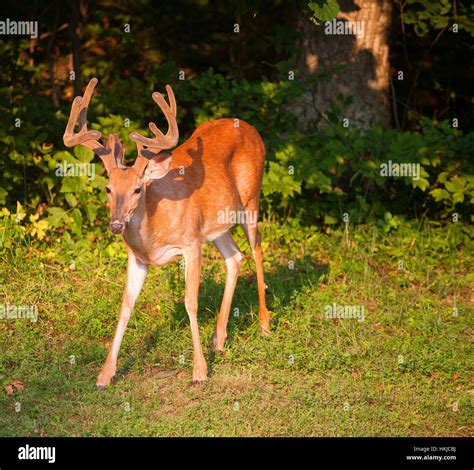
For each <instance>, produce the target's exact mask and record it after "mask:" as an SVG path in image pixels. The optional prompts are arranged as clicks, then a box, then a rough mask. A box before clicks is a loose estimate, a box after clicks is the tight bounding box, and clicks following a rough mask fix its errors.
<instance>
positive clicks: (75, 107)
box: [63, 78, 104, 148]
mask: <svg viewBox="0 0 474 470" xmlns="http://www.w3.org/2000/svg"><path fill="white" fill-rule="evenodd" d="M97 82H98V80H97V78H93V79H91V81H90V82H89V84H88V85H87V88H86V91H85V93H84V96H83V97H82V96H76V98H74V101H73V103H72V108H71V114H70V115H69V120H68V123H67V126H66V131H65V132H64V136H63V141H64V145H66V147H74V146H75V145H80V144H84V142H87V141H95V140H97V139H100V135H101V134H100V132H99V131H88V130H87V108H88V107H89V102H90V99H91V96H92V93H93V92H94V88H95V86H96V85H97ZM77 122H79V132H78V133H75V132H74V128H75V127H76V123H77ZM95 144H96V147H97V148H104V147H103V145H102V144H100V143H99V142H95ZM89 148H91V147H89Z"/></svg>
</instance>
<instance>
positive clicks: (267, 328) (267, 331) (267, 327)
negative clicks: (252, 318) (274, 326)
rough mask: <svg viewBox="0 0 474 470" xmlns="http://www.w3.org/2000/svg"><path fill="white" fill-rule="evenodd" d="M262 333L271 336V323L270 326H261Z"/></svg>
mask: <svg viewBox="0 0 474 470" xmlns="http://www.w3.org/2000/svg"><path fill="white" fill-rule="evenodd" d="M260 334H261V335H262V336H267V337H268V336H271V331H270V325H268V326H260Z"/></svg>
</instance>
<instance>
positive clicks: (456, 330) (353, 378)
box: [0, 222, 474, 436]
mask: <svg viewBox="0 0 474 470" xmlns="http://www.w3.org/2000/svg"><path fill="white" fill-rule="evenodd" d="M261 228H262V232H263V234H262V236H263V240H264V245H263V247H264V250H265V267H266V283H267V284H268V290H267V302H268V306H269V309H270V310H271V312H272V316H273V317H272V335H271V337H269V338H265V337H261V336H260V335H259V332H258V320H257V316H258V300H257V287H256V279H255V273H254V264H253V261H252V259H251V256H250V252H249V250H248V246H247V244H246V243H245V242H244V240H243V238H242V233H241V230H240V229H236V231H235V234H236V237H237V239H238V240H239V245H240V246H241V247H242V249H244V251H245V254H246V255H248V256H247V258H246V261H245V262H244V264H243V270H242V274H241V277H240V278H239V281H238V284H237V289H236V293H235V296H234V302H233V306H232V312H231V316H230V322H229V337H228V340H227V351H226V353H224V354H214V353H213V352H212V349H211V339H212V334H213V330H214V327H215V323H216V318H217V312H218V309H219V305H220V300H221V296H222V293H223V288H224V277H225V265H224V263H223V261H222V259H221V258H220V255H219V254H218V252H217V250H215V249H214V247H212V246H209V247H206V249H205V261H204V266H203V273H202V284H201V290H200V303H199V321H200V329H201V339H202V343H203V346H204V350H205V355H206V359H207V361H208V365H209V368H210V371H211V376H210V379H209V380H208V381H207V382H206V383H204V384H201V385H192V384H191V372H192V343H191V331H190V327H189V322H188V318H187V314H186V311H185V309H184V305H183V296H184V276H183V271H182V269H181V268H180V266H179V263H174V264H172V265H168V266H165V267H162V268H152V269H151V270H150V272H149V275H148V278H147V281H146V284H145V288H144V290H143V292H142V294H141V296H140V297H139V300H138V302H137V305H136V307H135V310H134V313H133V315H132V319H131V320H130V323H129V327H128V329H127V331H126V333H125V338H124V341H123V344H122V349H121V354H120V356H119V374H118V377H117V380H116V382H115V384H114V385H112V386H111V387H109V388H108V389H106V390H105V391H104V392H98V391H96V389H95V385H94V384H95V379H96V376H97V374H98V372H99V370H100V368H101V366H102V363H103V362H104V361H105V358H106V355H107V348H108V346H109V345H110V343H111V340H112V337H113V333H114V328H115V324H116V320H117V315H118V306H119V304H120V299H121V295H122V289H123V285H124V282H125V266H126V259H125V258H124V257H123V253H124V249H122V250H123V251H122V252H119V255H115V256H113V257H111V256H108V253H110V247H109V248H107V249H104V248H105V243H104V242H101V241H96V242H95V243H94V244H92V248H91V249H90V251H91V254H90V256H89V257H86V256H84V257H78V258H77V261H76V263H75V266H71V267H69V268H68V267H66V268H65V267H64V266H63V265H60V264H57V263H53V262H48V261H46V260H45V259H44V258H42V257H41V253H39V252H38V251H37V250H35V249H33V248H31V249H27V248H25V249H18V250H16V253H15V255H13V254H11V253H5V254H4V255H2V258H1V261H0V281H1V284H0V286H1V297H0V304H8V305H33V304H36V305H38V314H39V317H38V321H37V322H32V321H30V320H29V319H16V320H15V319H2V320H0V352H1V355H0V384H1V385H2V389H0V435H1V436H470V435H473V434H474V432H473V427H472V422H473V417H474V413H473V403H472V400H473V398H474V396H473V393H474V384H473V383H472V370H473V369H472V365H473V362H472V359H473V354H472V353H473V346H472V342H473V339H474V328H473V319H472V302H473V300H472V299H471V295H472V292H470V290H469V288H470V286H471V287H472V281H473V275H472V272H471V271H472V266H473V263H472V257H471V255H470V248H471V247H470V246H469V245H468V244H467V242H466V241H464V242H461V239H460V238H459V234H460V231H459V230H456V227H455V224H451V226H450V227H445V228H437V229H435V228H426V227H425V228H422V229H417V228H408V227H405V226H402V227H400V228H399V229H398V230H396V231H392V232H390V233H388V234H387V233H385V232H384V231H383V230H382V229H381V228H376V227H374V226H356V227H354V226H352V225H351V226H348V228H347V230H346V231H344V230H336V231H332V232H330V233H329V234H323V233H321V232H320V231H316V230H314V229H313V230H312V229H309V228H305V229H303V228H300V227H298V226H296V225H293V226H292V225H291V224H290V225H286V226H282V225H278V224H276V223H275V224H272V223H270V222H266V223H264V224H262V227H261ZM114 246H115V245H114ZM117 246H119V244H118V242H117ZM85 251H87V249H86V250H85ZM120 253H121V254H120ZM333 304H337V305H342V306H345V305H349V306H359V307H361V306H363V308H364V321H359V320H358V319H357V318H341V319H337V318H336V319H330V318H326V315H325V312H327V306H332V305H333ZM454 307H456V309H457V310H456V309H454ZM15 380H17V381H20V382H21V383H22V384H23V386H24V388H23V389H22V390H18V389H17V388H13V389H9V388H8V387H7V386H8V385H9V384H11V383H12V382H13V381H15ZM470 380H471V382H470ZM5 387H7V388H5ZM20 388H22V387H21V386H20ZM7 390H9V391H8V392H7ZM11 391H13V393H11ZM18 404H19V405H18Z"/></svg>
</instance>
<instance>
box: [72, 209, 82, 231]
mask: <svg viewBox="0 0 474 470" xmlns="http://www.w3.org/2000/svg"><path fill="white" fill-rule="evenodd" d="M71 216H72V219H73V220H74V225H75V228H76V231H77V232H80V231H81V229H82V214H81V211H80V210H79V209H73V211H72V212H71Z"/></svg>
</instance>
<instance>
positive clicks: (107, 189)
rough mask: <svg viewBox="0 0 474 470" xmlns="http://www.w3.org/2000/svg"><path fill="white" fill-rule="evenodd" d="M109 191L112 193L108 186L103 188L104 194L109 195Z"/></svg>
mask: <svg viewBox="0 0 474 470" xmlns="http://www.w3.org/2000/svg"><path fill="white" fill-rule="evenodd" d="M111 191H112V190H111V189H110V188H109V187H108V186H106V187H105V192H106V193H107V194H110V193H111Z"/></svg>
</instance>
